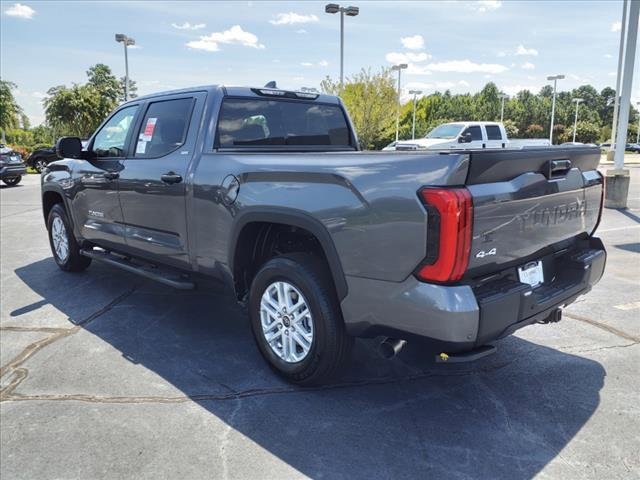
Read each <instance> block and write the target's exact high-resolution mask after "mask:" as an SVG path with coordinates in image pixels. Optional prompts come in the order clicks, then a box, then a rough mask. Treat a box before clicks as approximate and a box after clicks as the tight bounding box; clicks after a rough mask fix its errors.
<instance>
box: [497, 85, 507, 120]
mask: <svg viewBox="0 0 640 480" xmlns="http://www.w3.org/2000/svg"><path fill="white" fill-rule="evenodd" d="M498 98H500V100H501V101H502V106H501V107H500V123H502V122H503V120H504V101H505V100H506V99H507V98H509V95H507V94H506V93H502V92H500V95H498Z"/></svg>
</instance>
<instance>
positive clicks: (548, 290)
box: [342, 238, 606, 352]
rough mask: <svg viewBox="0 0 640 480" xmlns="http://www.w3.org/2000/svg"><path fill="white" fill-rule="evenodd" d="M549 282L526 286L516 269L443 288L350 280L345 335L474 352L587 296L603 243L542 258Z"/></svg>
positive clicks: (601, 261) (602, 258) (599, 268)
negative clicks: (417, 339) (433, 343)
mask: <svg viewBox="0 0 640 480" xmlns="http://www.w3.org/2000/svg"><path fill="white" fill-rule="evenodd" d="M543 262H544V265H545V267H544V269H545V278H547V280H546V281H545V283H544V284H543V285H541V286H539V287H537V288H535V289H533V288H531V287H530V286H529V285H527V284H524V283H520V282H519V281H518V279H517V274H516V269H515V268H513V269H510V270H506V271H504V272H501V273H500V274H499V275H494V276H492V277H491V278H489V279H486V280H485V281H484V282H480V283H478V284H477V285H473V286H471V285H460V286H444V285H433V284H428V283H422V282H419V281H418V280H416V279H415V278H414V277H413V276H411V277H409V278H408V279H407V280H405V281H404V282H400V283H396V282H385V281H380V280H371V279H365V278H360V277H349V276H348V277H347V283H348V286H349V294H348V295H347V296H346V297H345V298H344V300H343V301H342V312H343V316H344V319H345V324H346V326H347V331H348V332H349V333H350V334H352V335H355V336H363V337H370V336H377V335H387V336H393V337H397V338H405V339H407V338H410V337H416V336H417V337H423V338H428V339H431V340H434V341H436V342H437V343H439V344H442V347H443V348H446V349H447V351H450V352H456V351H464V350H469V349H471V348H474V347H477V346H480V345H484V344H486V343H487V342H491V341H492V340H496V339H498V338H502V337H504V336H507V335H509V334H511V333H513V332H514V331H515V330H517V329H518V328H521V327H524V326H526V325H529V324H532V323H536V322H540V321H544V320H545V319H547V318H548V317H549V316H550V315H551V314H552V313H553V312H554V311H555V310H556V309H557V308H560V307H564V306H566V305H568V304H570V303H572V302H573V301H574V300H575V299H576V298H577V297H578V296H580V295H583V294H585V293H587V292H588V291H589V290H590V289H591V287H592V286H593V285H595V284H596V283H597V282H598V281H599V280H600V278H601V277H602V274H603V272H604V267H605V262H606V251H605V249H604V246H603V244H602V242H601V241H600V239H598V238H590V239H586V240H582V241H581V242H579V244H578V245H576V246H575V247H574V248H573V249H572V250H570V251H566V252H562V253H560V254H556V255H552V256H549V258H547V257H545V258H544V259H543Z"/></svg>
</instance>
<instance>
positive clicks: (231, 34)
mask: <svg viewBox="0 0 640 480" xmlns="http://www.w3.org/2000/svg"><path fill="white" fill-rule="evenodd" d="M220 43H224V44H227V45H242V46H243V47H251V48H257V49H260V50H261V49H263V48H264V45H263V44H261V43H258V37H257V36H255V35H254V34H253V33H250V32H246V31H244V30H243V29H242V27H241V26H240V25H234V26H233V27H231V28H230V29H229V30H225V31H224V32H213V33H212V34H210V35H204V36H201V37H200V40H192V41H191V42H187V43H186V45H187V47H189V48H193V49H195V50H205V51H207V52H217V51H219V50H220V47H219V44H220Z"/></svg>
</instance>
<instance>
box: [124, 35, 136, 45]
mask: <svg viewBox="0 0 640 480" xmlns="http://www.w3.org/2000/svg"><path fill="white" fill-rule="evenodd" d="M125 43H126V45H127V46H128V47H130V46H131V45H135V44H136V41H135V40H134V39H133V38H130V37H127V41H126V42H125Z"/></svg>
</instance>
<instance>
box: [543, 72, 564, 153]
mask: <svg viewBox="0 0 640 480" xmlns="http://www.w3.org/2000/svg"><path fill="white" fill-rule="evenodd" d="M563 78H564V75H550V76H548V77H547V80H553V100H552V101H551V127H550V128H549V143H550V144H551V145H553V119H554V117H555V114H556V87H557V83H558V80H562V79H563Z"/></svg>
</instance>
